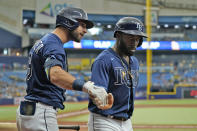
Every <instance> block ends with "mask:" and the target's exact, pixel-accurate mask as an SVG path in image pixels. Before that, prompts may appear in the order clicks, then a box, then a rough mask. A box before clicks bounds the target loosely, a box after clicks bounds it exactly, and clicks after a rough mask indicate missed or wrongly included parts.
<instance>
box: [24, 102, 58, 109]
mask: <svg viewBox="0 0 197 131" xmlns="http://www.w3.org/2000/svg"><path fill="white" fill-rule="evenodd" d="M26 101H31V102H35V103H40V104H41V105H45V106H49V107H52V108H53V109H54V110H56V111H57V109H58V108H57V107H55V106H50V105H47V104H44V103H42V102H39V101H35V100H26Z"/></svg>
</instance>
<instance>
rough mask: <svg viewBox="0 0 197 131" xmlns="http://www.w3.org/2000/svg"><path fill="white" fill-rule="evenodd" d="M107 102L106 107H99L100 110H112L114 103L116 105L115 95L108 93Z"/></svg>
mask: <svg viewBox="0 0 197 131" xmlns="http://www.w3.org/2000/svg"><path fill="white" fill-rule="evenodd" d="M105 101H106V102H105V104H104V105H101V106H99V107H98V108H99V109H102V110H107V109H110V108H111V107H112V106H113V103H114V97H113V95H112V94H111V93H108V95H107V97H106V100H105Z"/></svg>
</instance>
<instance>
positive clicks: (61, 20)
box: [56, 15, 79, 31]
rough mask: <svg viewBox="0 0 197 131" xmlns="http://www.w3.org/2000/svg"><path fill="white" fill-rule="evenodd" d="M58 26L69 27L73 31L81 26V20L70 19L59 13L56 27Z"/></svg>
mask: <svg viewBox="0 0 197 131" xmlns="http://www.w3.org/2000/svg"><path fill="white" fill-rule="evenodd" d="M58 26H63V27H65V28H67V29H68V30H70V31H72V30H74V29H76V28H77V27H78V26H79V22H78V21H77V20H75V19H68V18H66V17H64V16H61V15H57V19H56V28H57V27H58Z"/></svg>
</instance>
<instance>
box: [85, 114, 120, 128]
mask: <svg viewBox="0 0 197 131" xmlns="http://www.w3.org/2000/svg"><path fill="white" fill-rule="evenodd" d="M120 126H121V121H117V120H114V119H110V118H107V117H104V116H101V115H98V114H95V113H90V117H89V120H88V131H121V127H120Z"/></svg>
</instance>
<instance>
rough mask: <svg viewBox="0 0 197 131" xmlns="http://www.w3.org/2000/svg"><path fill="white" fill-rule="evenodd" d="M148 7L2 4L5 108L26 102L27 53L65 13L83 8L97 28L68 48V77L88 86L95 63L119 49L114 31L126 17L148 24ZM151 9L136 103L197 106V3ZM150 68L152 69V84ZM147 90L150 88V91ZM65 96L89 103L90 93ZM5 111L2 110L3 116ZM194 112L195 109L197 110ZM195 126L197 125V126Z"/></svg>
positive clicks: (188, 0) (0, 81) (0, 63)
mask: <svg viewBox="0 0 197 131" xmlns="http://www.w3.org/2000/svg"><path fill="white" fill-rule="evenodd" d="M146 2H147V1H145V0H99V1H96V0H80V1H79V0H64V1H63V0H45V1H42V0H1V1H0V105H17V104H18V103H19V102H20V100H22V99H23V96H24V95H25V88H26V84H25V74H26V64H27V55H28V51H29V50H30V48H31V47H32V45H33V44H34V42H35V41H36V40H38V39H39V38H41V37H42V36H43V35H44V34H46V33H48V32H50V31H52V30H53V28H54V22H55V15H56V14H57V12H58V10H60V9H61V8H62V7H66V6H73V7H81V8H83V9H84V10H86V11H87V12H88V16H89V19H90V20H92V21H93V22H94V24H95V28H93V29H91V30H89V31H88V33H87V35H86V36H85V37H84V39H83V40H82V42H81V43H75V42H74V43H73V42H69V43H68V44H65V45H64V47H65V50H66V51H67V53H68V63H69V72H70V73H71V74H73V75H74V76H76V77H78V78H80V79H84V80H88V79H89V77H90V75H91V72H90V69H91V64H92V63H93V61H94V59H95V57H96V56H97V55H98V54H99V53H100V52H101V51H103V50H104V49H106V48H109V47H111V46H112V45H113V44H114V40H115V39H114V38H113V27H114V24H115V23H116V22H117V21H118V20H119V19H120V18H121V17H123V16H133V17H136V18H139V19H140V20H142V21H143V22H144V24H146V17H145V16H146ZM151 4H152V8H151V12H150V15H151V20H150V23H151V24H150V25H151V37H150V40H151V41H150V42H148V40H146V39H145V40H144V42H143V45H142V47H141V48H139V49H138V51H137V52H136V57H137V58H139V61H140V80H139V87H138V88H137V89H136V99H142V100H146V99H148V101H147V103H149V102H150V101H151V100H155V99H178V100H182V99H183V98H185V99H186V98H190V99H192V100H194V101H196V98H197V53H196V51H197V37H196V35H197V33H196V32H197V14H196V12H197V3H196V1H195V0H182V1H180V0H152V1H151ZM147 49H149V50H151V52H152V55H151V56H149V58H150V57H152V61H151V63H147V58H148V57H147ZM147 64H151V75H150V76H151V77H150V80H151V81H149V82H148V81H147V80H148V79H147V76H148V75H147ZM147 85H150V87H148V88H147ZM66 95H67V102H78V101H86V100H87V99H88V97H87V95H86V94H85V93H82V92H77V91H67V92H66ZM161 101H162V100H161ZM169 101H170V100H169ZM137 103H139V102H138V101H137ZM145 103H146V102H145ZM155 103H157V101H156V102H155ZM159 103H160V102H159ZM161 103H162V102H161ZM175 103H177V102H175ZM185 103H187V102H185ZM191 103H192V104H194V103H193V102H191ZM151 104H154V103H151ZM164 105H165V104H164ZM3 107H4V106H0V113H2V112H1V111H3ZM85 107H86V106H84V108H85ZM193 108H194V109H196V105H195V104H194V105H193V106H192V109H193ZM1 109H2V110H1ZM75 110H81V109H79V108H77V109H75ZM136 110H138V109H136ZM195 115H196V114H195V113H194V116H195ZM0 118H1V117H0ZM2 118H3V117H2ZM136 119H137V118H136ZM0 121H3V120H0ZM5 121H6V122H7V120H5ZM12 122H13V121H12ZM172 124H173V123H172ZM178 124H180V123H178ZM182 124H183V123H182ZM187 124H188V123H187ZM190 124H193V125H197V122H196V123H195V122H193V123H190ZM194 127H195V126H194ZM196 128H197V127H196Z"/></svg>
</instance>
